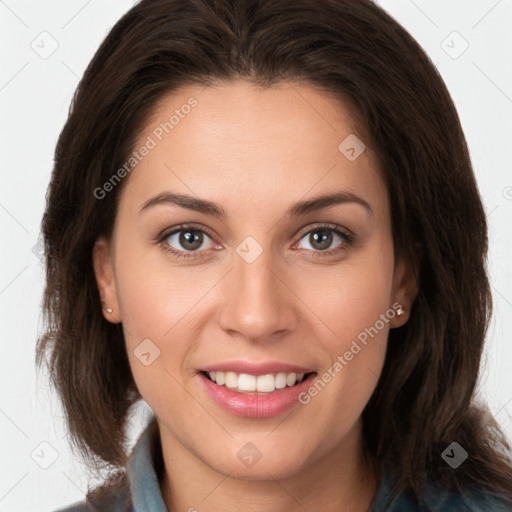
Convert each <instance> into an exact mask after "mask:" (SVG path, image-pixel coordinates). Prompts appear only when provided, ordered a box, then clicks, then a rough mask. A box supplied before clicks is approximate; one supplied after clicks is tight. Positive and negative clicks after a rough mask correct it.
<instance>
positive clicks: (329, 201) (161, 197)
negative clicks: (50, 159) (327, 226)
mask: <svg viewBox="0 0 512 512" xmlns="http://www.w3.org/2000/svg"><path fill="white" fill-rule="evenodd" d="M345 203H355V204H359V205H360V206H362V207H364V208H365V209H366V210H367V211H368V213H370V214H372V213H373V209H372V207H371V206H370V204H369V203H368V202H367V201H365V200H364V199H362V198H361V197H359V196H357V195H355V194H352V193H350V192H344V191H340V192H333V193H331V194H323V195H321V196H317V197H315V198H313V199H308V200H306V201H299V202H298V203H296V204H294V205H292V206H291V207H290V208H288V210H286V213H285V216H286V217H288V216H296V217H300V216H303V215H307V214H308V213H311V212H314V211H317V210H322V209H324V208H328V207H329V206H334V205H336V204H345ZM162 204H175V205H178V206H181V207H183V208H187V209H189V210H194V211H196V212H200V213H204V214H206V215H211V216H213V217H218V218H225V217H227V215H226V211H225V210H224V208H222V206H220V205H218V204H216V203H213V202H211V201H207V200H205V199H199V198H197V197H193V196H189V195H187V194H175V193H172V192H162V193H161V194H158V195H157V196H155V197H152V198H151V199H148V200H147V201H146V202H145V203H144V205H143V206H142V208H141V213H142V212H144V211H145V210H148V209H149V208H152V207H154V206H157V205H162Z"/></svg>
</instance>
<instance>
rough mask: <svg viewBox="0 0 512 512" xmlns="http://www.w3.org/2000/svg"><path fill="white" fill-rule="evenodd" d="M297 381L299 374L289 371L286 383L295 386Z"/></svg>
mask: <svg viewBox="0 0 512 512" xmlns="http://www.w3.org/2000/svg"><path fill="white" fill-rule="evenodd" d="M295 382H297V374H296V373H289V374H288V375H287V376H286V384H287V385H288V386H293V385H294V384H295Z"/></svg>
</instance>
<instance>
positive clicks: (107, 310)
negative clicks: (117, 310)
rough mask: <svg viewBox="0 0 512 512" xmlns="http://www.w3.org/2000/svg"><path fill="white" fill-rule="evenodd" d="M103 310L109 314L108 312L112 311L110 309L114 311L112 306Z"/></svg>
mask: <svg viewBox="0 0 512 512" xmlns="http://www.w3.org/2000/svg"><path fill="white" fill-rule="evenodd" d="M104 309H105V311H106V312H107V313H108V314H109V315H110V313H112V311H114V310H113V309H112V308H104Z"/></svg>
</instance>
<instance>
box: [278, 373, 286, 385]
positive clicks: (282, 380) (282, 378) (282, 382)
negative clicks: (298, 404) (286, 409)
mask: <svg viewBox="0 0 512 512" xmlns="http://www.w3.org/2000/svg"><path fill="white" fill-rule="evenodd" d="M275 378H276V389H283V388H285V387H286V373H278V374H277V375H276V377H275Z"/></svg>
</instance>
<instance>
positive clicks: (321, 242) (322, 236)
mask: <svg viewBox="0 0 512 512" xmlns="http://www.w3.org/2000/svg"><path fill="white" fill-rule="evenodd" d="M331 242H332V233H331V232H330V231H315V232H314V233H311V235H310V243H311V245H312V246H313V247H315V246H316V248H317V249H320V250H324V249H327V248H328V247H329V246H330V245H331ZM315 244H316V245H315Z"/></svg>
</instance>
